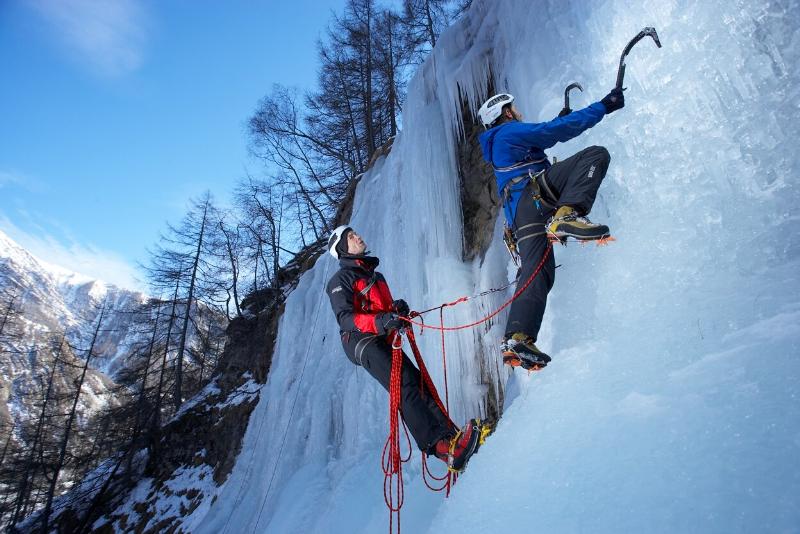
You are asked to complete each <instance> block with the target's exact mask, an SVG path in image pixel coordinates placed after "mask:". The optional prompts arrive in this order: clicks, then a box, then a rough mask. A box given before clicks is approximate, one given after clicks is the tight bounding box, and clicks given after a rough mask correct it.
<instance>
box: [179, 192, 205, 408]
mask: <svg viewBox="0 0 800 534" xmlns="http://www.w3.org/2000/svg"><path fill="white" fill-rule="evenodd" d="M208 203H209V200H208V199H206V202H205V204H204V205H203V220H202V222H201V223H200V237H199V238H198V239H197V250H196V251H195V255H194V263H193V264H192V279H191V281H190V282H189V296H188V298H187V299H186V313H185V315H184V317H183V327H182V328H181V340H180V343H179V344H178V359H177V361H176V362H175V365H176V367H175V399H174V402H175V410H178V409H179V408H180V407H181V403H182V402H183V399H182V398H181V393H182V391H181V388H182V384H183V353H184V351H185V350H186V333H187V331H188V330H189V314H190V313H191V311H192V300H193V299H194V286H195V281H196V280H197V266H198V264H199V263H200V250H201V248H202V246H203V235H204V234H205V230H206V218H207V216H208Z"/></svg>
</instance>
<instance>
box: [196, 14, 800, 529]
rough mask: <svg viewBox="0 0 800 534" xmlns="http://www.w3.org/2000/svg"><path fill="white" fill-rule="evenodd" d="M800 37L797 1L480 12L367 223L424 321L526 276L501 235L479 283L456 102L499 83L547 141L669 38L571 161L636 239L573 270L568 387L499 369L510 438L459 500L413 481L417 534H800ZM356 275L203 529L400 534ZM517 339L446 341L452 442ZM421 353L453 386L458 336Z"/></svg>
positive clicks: (200, 517)
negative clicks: (354, 293)
mask: <svg viewBox="0 0 800 534" xmlns="http://www.w3.org/2000/svg"><path fill="white" fill-rule="evenodd" d="M798 24H800V7H798V2H797V1H794V0H789V1H783V2H765V1H755V0H754V1H751V2H746V1H732V2H706V3H699V2H688V1H687V2H681V1H674V0H673V1H669V0H658V1H656V0H646V1H644V2H639V3H637V5H636V6H633V5H631V3H629V2H624V1H622V0H607V1H604V2H591V3H588V2H582V1H577V0H576V1H574V2H565V1H558V0H549V1H547V0H538V1H535V2H533V1H530V0H517V1H512V0H506V1H503V2H481V1H478V0H476V1H475V2H474V4H473V6H472V8H471V9H470V11H469V13H468V15H467V17H466V18H465V19H464V20H462V21H461V22H460V23H459V24H458V25H457V26H455V27H453V28H451V29H450V30H449V31H448V32H447V33H446V34H445V35H444V36H443V37H442V39H441V40H440V42H439V44H438V45H437V49H436V50H435V51H434V54H433V56H432V57H431V58H430V59H429V61H428V62H427V63H426V64H425V65H424V66H423V67H422V68H421V69H420V71H419V72H418V74H417V76H416V77H415V79H414V80H413V83H412V84H411V86H410V90H409V95H408V101H407V104H406V107H405V110H404V118H403V119H404V120H403V124H404V131H403V132H402V134H401V135H399V136H398V138H397V140H396V142H395V144H394V147H393V149H392V153H391V154H390V155H389V156H388V158H386V159H385V160H381V161H379V162H378V164H377V165H376V167H375V168H374V169H373V170H372V171H371V172H370V173H369V174H368V175H366V176H365V177H364V179H363V180H362V181H361V183H360V184H359V188H358V192H357V197H356V202H355V207H354V212H353V217H352V220H351V224H352V225H353V226H354V227H355V228H356V229H358V230H359V231H360V232H361V233H362V234H363V235H364V237H365V239H366V241H367V242H368V244H369V245H370V248H371V249H372V250H373V251H374V252H375V253H376V254H377V255H379V256H380V257H381V259H382V266H381V269H380V270H381V271H382V272H383V273H384V274H385V275H386V277H387V279H388V281H389V284H390V286H391V287H392V290H393V292H394V294H395V295H397V296H398V297H404V298H405V299H406V300H408V301H409V303H410V304H411V305H412V307H414V308H417V309H423V308H427V307H429V306H432V305H436V304H438V303H441V302H444V301H448V300H452V299H454V298H455V297H458V296H461V295H465V294H471V293H473V292H475V291H477V290H479V289H484V288H488V287H493V286H498V285H501V284H502V283H503V282H504V281H505V280H506V279H507V277H508V276H509V273H510V272H512V271H511V269H510V266H509V262H508V258H507V255H506V253H505V251H504V250H503V249H502V246H501V245H500V243H499V226H497V227H496V228H495V229H494V232H495V235H496V236H497V238H496V239H495V242H494V244H493V246H492V247H491V248H490V250H489V251H488V253H487V255H486V258H485V259H484V260H483V262H482V263H480V262H479V261H476V262H475V263H469V264H465V263H463V262H462V261H461V260H460V255H461V227H460V222H459V221H460V209H459V205H458V202H459V200H458V199H459V192H458V187H459V185H458V176H457V172H456V168H455V146H456V143H457V141H458V139H457V125H458V121H459V117H458V98H457V96H458V87H461V89H462V90H463V91H465V92H466V93H467V97H468V98H469V99H470V101H471V102H472V104H473V109H477V107H478V105H479V103H480V100H481V99H482V98H483V97H484V96H485V95H484V94H482V93H481V90H483V89H484V88H485V86H486V80H487V76H488V75H489V72H490V69H489V68H490V65H491V72H493V73H494V75H495V77H496V80H495V82H496V86H497V88H498V89H499V90H507V91H509V92H512V93H513V94H515V95H516V96H517V99H518V107H519V108H520V109H521V110H522V112H523V114H524V115H526V118H527V119H528V120H534V121H536V120H547V119H550V118H552V117H554V116H555V115H556V114H557V113H558V111H559V109H560V107H561V95H562V94H563V93H562V92H563V88H564V87H565V86H566V85H567V84H568V83H570V82H572V81H579V82H581V83H582V84H583V86H584V88H585V89H586V93H585V94H584V95H581V96H578V95H575V94H573V107H576V106H579V105H581V104H584V105H585V104H589V103H591V102H593V101H596V100H598V99H600V98H601V97H602V96H604V95H605V93H606V92H607V91H608V90H609V89H610V88H611V86H612V85H613V83H614V80H615V74H616V71H615V70H616V66H617V62H618V58H619V53H620V51H621V50H622V48H623V47H624V45H625V44H626V43H627V41H628V40H629V39H630V38H631V37H633V36H634V35H635V34H636V33H637V32H638V31H639V30H640V29H641V28H642V27H644V26H647V25H653V26H655V27H657V29H658V31H659V34H660V36H661V40H662V43H663V44H664V48H663V49H661V50H657V49H656V48H655V47H654V46H653V44H652V42H650V41H645V42H642V43H641V44H640V45H638V46H637V47H636V48H635V49H634V50H633V52H632V54H631V56H630V57H629V61H628V71H627V76H626V86H627V87H628V88H629V91H628V93H627V97H626V99H627V106H626V108H625V109H624V110H622V111H620V112H618V113H615V114H614V115H612V116H610V117H607V118H606V119H605V120H604V121H603V122H601V123H600V124H599V125H598V126H596V127H595V128H594V129H593V130H591V131H589V132H587V133H586V134H585V135H583V136H581V137H579V138H577V139H575V140H573V141H571V142H569V143H567V144H564V145H558V146H557V147H556V148H555V149H554V150H552V151H551V152H550V155H551V156H558V157H559V158H561V157H565V156H568V155H570V154H571V153H573V152H575V151H577V150H579V149H581V148H583V147H586V146H589V145H592V144H602V145H604V146H606V147H607V148H608V149H609V150H610V152H611V155H612V163H611V168H610V171H609V175H608V177H607V178H606V182H605V183H604V185H603V187H602V188H601V190H600V196H599V198H598V202H597V203H596V205H595V210H594V213H593V216H594V218H595V219H596V220H599V221H603V222H608V224H609V225H610V226H611V228H612V230H613V231H614V232H615V235H616V236H617V238H618V242H617V243H616V244H614V245H613V246H612V247H609V248H606V249H595V248H594V247H586V248H582V247H578V246H570V247H568V248H567V249H558V250H557V251H556V254H557V263H558V264H561V265H562V267H561V268H560V269H558V271H557V282H556V286H555V288H554V290H553V292H552V293H551V299H550V306H549V308H548V313H547V315H546V317H545V324H544V328H543V332H542V335H541V336H540V345H541V346H542V348H543V349H545V350H547V351H548V352H549V353H550V354H552V355H553V357H554V362H553V364H552V365H551V366H550V367H548V369H547V370H546V371H545V372H542V373H539V374H536V375H533V376H526V375H524V374H521V373H519V372H518V373H517V374H515V375H513V376H510V374H509V373H507V371H505V370H500V375H499V376H498V377H497V379H498V380H500V381H502V382H505V381H506V380H508V384H507V385H508V389H507V393H508V394H509V397H508V398H507V399H506V407H505V408H506V412H505V415H504V417H503V419H502V420H501V422H500V425H499V427H498V429H497V432H496V433H495V434H494V435H493V436H492V438H491V439H490V441H489V442H488V444H487V445H486V447H485V448H483V449H482V450H481V452H480V454H479V455H477V456H476V457H475V458H474V459H473V460H472V462H471V464H470V466H469V469H468V471H467V473H466V474H465V475H464V476H463V477H461V479H460V480H459V483H458V485H457V486H456V487H455V490H454V492H453V494H452V495H451V497H450V499H448V500H446V501H443V500H442V499H441V497H440V496H439V495H435V494H431V493H429V492H428V491H427V490H426V489H425V488H424V486H423V484H422V481H421V480H420V477H419V473H420V471H419V460H418V459H417V457H415V458H414V460H413V461H412V462H411V463H410V464H409V465H408V467H407V468H406V469H405V473H406V503H405V506H404V508H403V520H402V521H403V523H402V524H403V530H404V531H406V532H425V531H430V532H437V533H439V532H460V533H465V532H476V533H477V532H481V533H485V532H515V531H516V532H518V531H526V532H527V531H531V530H541V531H544V532H587V531H590V532H626V531H627V532H630V531H634V532H637V531H638V532H640V531H647V532H653V531H657V532H676V531H678V532H732V531H733V532H753V531H772V532H775V531H787V532H792V531H797V529H798V525H800V507H799V506H798V504H797V499H796V496H797V495H799V494H800V470H799V469H798V467H800V466H798V458H800V405H799V401H798V395H797V393H796V391H797V386H798V379H799V378H800V377H799V376H798V375H799V374H800V363H798V355H799V354H798V353H799V352H800V351H799V350H798V346H799V345H800V332H799V331H798V330H800V326H798V325H800V299H798V289H800V284H798V279H797V278H798V273H799V272H800V261H799V260H800V237H798V236H800V234H799V233H798V232H797V231H796V229H794V228H793V224H797V222H798V220H800V217H798V210H797V205H798V201H800V194H798V190H797V183H798V171H800V168H799V167H800V164H798V160H797V149H796V140H797V138H798V137H799V136H800V135H799V134H800V131H799V130H800V127H798V119H799V118H800V117H799V116H798V115H799V113H798V107H797V102H798V100H799V98H798V97H800V94H798V93H799V92H800V91H799V90H798V87H800V85H798V74H797V71H796V66H797V65H798V64H800V57H799V56H800V34H799V33H798ZM376 198H377V199H380V202H377V201H376V200H375V199H376ZM498 224H499V223H498ZM335 269H336V266H335V264H334V262H333V260H332V258H330V257H325V258H324V259H322V260H321V261H319V262H318V263H317V265H316V266H315V267H314V269H313V270H311V271H310V272H308V273H306V274H305V275H304V276H303V278H302V280H301V282H300V284H299V286H298V288H297V289H296V290H295V291H294V293H293V294H292V295H291V296H290V297H289V299H288V301H287V303H286V313H285V315H284V317H283V319H282V322H281V326H280V334H279V339H278V345H277V347H276V351H275V357H274V361H273V364H272V368H271V371H270V375H269V381H268V383H267V386H266V387H265V388H264V390H263V392H262V397H261V400H260V403H259V405H258V407H257V408H256V410H255V412H254V414H253V416H252V418H251V421H250V426H249V428H248V431H247V434H246V436H245V441H244V447H243V451H242V453H241V454H240V457H239V460H238V463H237V465H236V467H235V468H234V471H233V473H232V474H231V476H230V478H229V479H228V480H227V482H226V483H225V485H224V486H223V487H222V488H220V490H219V491H218V492H217V495H216V498H215V501H214V502H213V503H211V502H210V501H209V502H208V503H206V505H204V506H200V507H198V508H197V509H196V510H195V512H194V513H193V514H192V515H191V516H189V517H187V519H186V523H185V528H186V530H187V531H191V532H209V533H211V532H214V533H218V532H275V533H286V532H303V533H310V532H320V533H323V532H324V533H328V532H348V533H350V532H365V533H373V532H382V531H385V529H386V528H387V526H388V525H387V512H386V509H385V506H384V502H383V494H382V483H383V477H382V473H381V470H380V465H379V462H380V452H381V448H382V444H383V440H384V439H385V436H386V432H387V411H388V410H387V404H388V401H387V396H386V394H385V392H384V391H383V390H382V389H381V388H380V387H379V386H378V385H377V384H375V383H374V382H373V381H372V380H371V379H370V378H369V377H368V376H367V375H366V373H365V372H363V370H361V369H357V368H355V367H354V366H353V365H352V364H350V363H349V362H348V361H347V359H346V357H345V356H344V354H343V352H342V350H341V346H340V344H339V341H338V336H337V326H336V324H335V321H334V317H333V314H332V313H331V312H330V311H329V306H328V302H327V297H326V296H325V294H324V286H325V283H326V282H327V280H328V278H329V277H330V276H331V274H332V273H333V272H334V270H335ZM507 297H508V294H506V295H495V296H493V297H489V298H485V299H483V300H482V301H480V302H476V303H471V304H466V305H461V306H459V307H457V308H455V309H452V310H448V312H447V314H446V321H447V322H448V323H449V324H460V323H465V322H469V321H471V320H473V319H474V318H476V317H478V316H480V314H484V313H486V312H487V311H488V310H491V309H493V308H494V307H496V306H497V305H499V304H500V303H501V302H502V301H503V300H504V299H505V298H507ZM504 319H505V316H504V315H501V316H500V317H499V321H496V322H494V323H492V324H491V328H490V329H489V330H488V331H487V329H484V328H480V329H476V330H472V331H463V332H460V333H458V334H449V335H448V354H449V360H448V364H449V365H448V372H449V379H450V402H451V407H452V412H453V414H454V417H455V419H456V420H457V421H462V420H464V419H465V418H466V417H469V416H471V415H474V414H475V413H476V412H478V411H479V410H480V399H481V396H482V392H483V390H484V388H485V387H486V386H485V385H481V384H478V382H479V380H478V376H479V373H478V369H477V368H478V361H477V360H476V356H475V355H476V354H477V355H479V356H478V358H484V361H483V363H484V364H485V365H486V366H487V367H489V368H494V367H495V366H496V364H497V360H496V353H497V342H498V340H499V335H500V333H501V331H502V322H503V321H504ZM420 341H421V349H422V351H423V354H425V355H426V358H427V361H428V364H429V368H430V370H431V372H432V374H433V375H434V378H435V380H437V383H439V384H441V383H442V369H441V360H440V359H439V347H438V343H439V338H438V336H437V335H435V334H430V333H427V334H426V335H424V336H422V337H421V338H420ZM509 376H510V378H509Z"/></svg>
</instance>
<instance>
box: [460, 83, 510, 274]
mask: <svg viewBox="0 0 800 534" xmlns="http://www.w3.org/2000/svg"><path fill="white" fill-rule="evenodd" d="M492 92H493V91H492V87H489V90H488V91H487V94H492ZM461 121H462V126H463V133H464V137H463V138H462V139H461V141H460V142H459V144H458V147H457V152H456V153H457V154H458V175H459V178H460V181H461V214H462V219H463V223H464V252H463V258H464V260H471V259H474V258H476V257H482V256H483V255H484V254H485V253H486V249H487V248H488V247H489V243H490V241H491V240H492V230H493V229H494V222H495V218H496V217H497V213H498V211H499V210H500V198H499V197H498V193H497V184H496V182H495V179H494V172H493V171H492V166H491V165H489V164H488V163H486V161H484V159H483V155H482V153H481V147H480V144H479V143H478V136H479V135H480V134H481V132H483V126H482V125H481V124H480V122H479V121H478V120H476V118H475V116H474V115H473V112H472V109H471V107H470V105H469V103H468V102H467V101H466V99H464V98H462V99H461Z"/></svg>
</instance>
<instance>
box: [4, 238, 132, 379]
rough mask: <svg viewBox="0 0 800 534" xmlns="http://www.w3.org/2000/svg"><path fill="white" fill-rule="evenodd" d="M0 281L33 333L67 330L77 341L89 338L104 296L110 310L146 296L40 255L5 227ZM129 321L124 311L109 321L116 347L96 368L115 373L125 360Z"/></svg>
mask: <svg viewBox="0 0 800 534" xmlns="http://www.w3.org/2000/svg"><path fill="white" fill-rule="evenodd" d="M0 285H2V286H3V287H5V288H8V289H13V290H15V291H16V292H17V293H18V294H19V299H18V301H17V304H18V305H19V306H21V307H22V308H23V316H24V318H25V321H26V322H27V323H28V324H29V328H30V329H31V332H33V331H38V332H46V331H50V332H52V333H56V332H62V331H66V333H67V337H68V339H70V341H73V342H74V343H75V344H76V345H77V344H79V343H80V341H81V339H84V338H85V337H86V335H85V334H86V333H85V330H87V328H90V327H91V326H92V323H93V322H94V319H95V318H96V317H97V314H98V312H99V309H100V306H101V304H102V303H103V301H106V304H107V306H108V307H109V309H112V310H119V311H123V310H130V309H132V308H133V307H134V306H135V305H136V304H140V303H142V302H144V300H145V298H146V297H145V295H144V294H143V293H141V292H139V291H131V290H127V289H121V288H118V287H116V286H114V285H110V284H106V283H105V282H102V281H100V280H94V279H91V278H89V277H87V276H85V275H82V274H78V273H74V272H71V271H69V270H66V269H64V268H62V267H59V266H55V265H52V264H50V263H48V262H46V261H43V260H41V259H38V258H36V257H34V256H33V255H32V254H30V253H29V252H28V251H27V250H25V249H24V248H23V247H21V246H20V245H18V244H17V243H16V242H14V241H13V240H12V239H11V238H10V237H9V236H8V235H6V234H5V233H3V232H2V231H0ZM127 323H128V319H126V318H125V316H124V315H123V314H119V315H117V316H116V317H115V318H112V319H111V320H110V321H109V323H108V328H106V330H109V331H115V332H116V333H115V334H110V335H111V336H112V337H113V338H114V339H109V340H108V341H109V342H108V343H106V344H105V345H106V346H107V347H114V348H115V349H118V350H115V351H114V352H113V353H104V354H101V355H100V358H99V360H98V361H97V362H96V363H95V364H94V366H93V367H95V368H98V369H101V370H102V371H104V372H107V373H109V374H113V372H114V370H115V368H116V366H118V365H119V364H120V363H121V362H117V359H118V358H119V357H121V356H124V355H125V353H126V349H127V345H126V344H125V343H123V342H121V341H122V340H123V339H124V337H125V335H126V332H127V328H128V325H127Z"/></svg>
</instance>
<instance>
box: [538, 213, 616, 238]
mask: <svg viewBox="0 0 800 534" xmlns="http://www.w3.org/2000/svg"><path fill="white" fill-rule="evenodd" d="M547 233H548V234H549V235H551V236H553V237H555V238H557V239H559V240H560V241H562V242H563V241H564V240H566V239H567V238H568V237H572V238H575V239H578V240H581V241H594V240H598V239H606V238H608V237H609V236H610V235H611V233H610V232H609V230H608V226H606V225H605V224H595V223H593V222H592V221H590V220H589V219H587V218H586V217H585V216H581V215H579V214H578V212H577V211H575V209H574V208H572V207H571V206H561V207H560V208H558V211H556V213H555V215H553V217H552V218H551V219H550V220H549V221H548V222H547Z"/></svg>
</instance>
